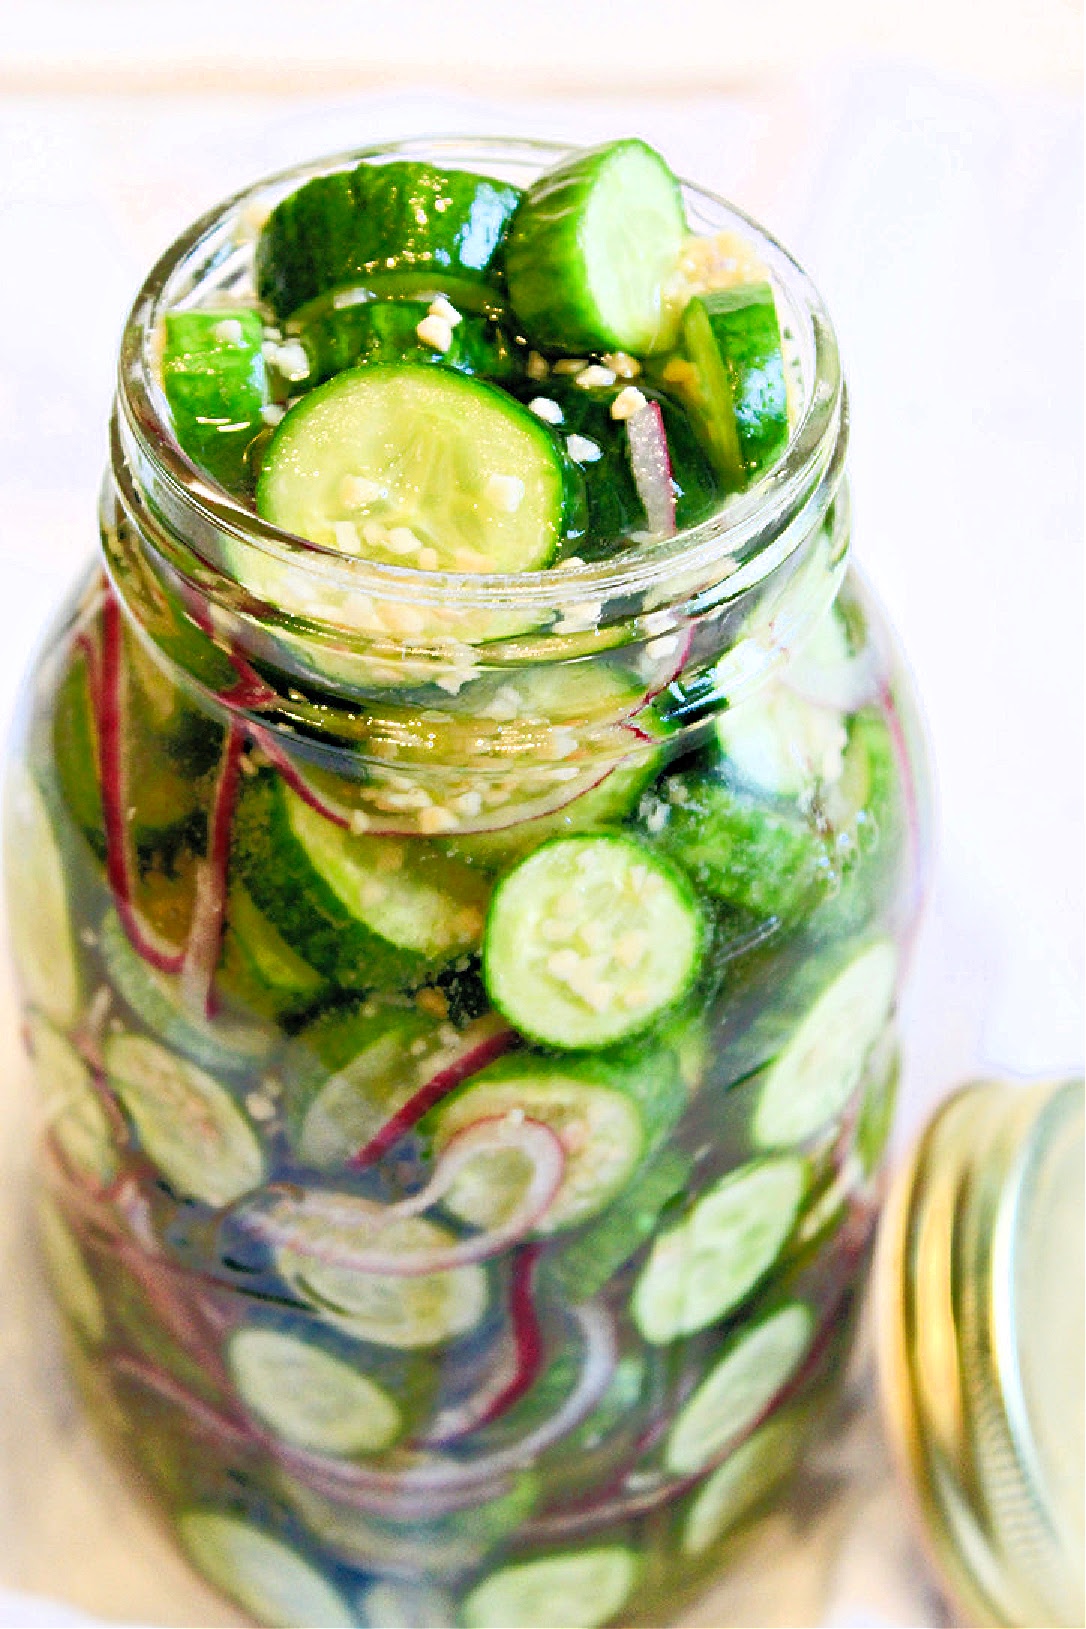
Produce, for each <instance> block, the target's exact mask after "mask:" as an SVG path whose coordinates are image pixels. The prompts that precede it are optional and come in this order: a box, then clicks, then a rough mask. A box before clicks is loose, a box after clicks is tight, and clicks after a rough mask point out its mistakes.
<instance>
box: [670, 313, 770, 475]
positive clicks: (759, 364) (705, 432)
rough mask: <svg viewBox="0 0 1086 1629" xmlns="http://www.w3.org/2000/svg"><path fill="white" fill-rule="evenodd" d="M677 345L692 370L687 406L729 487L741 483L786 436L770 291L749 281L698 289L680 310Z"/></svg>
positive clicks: (758, 469)
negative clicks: (679, 341)
mask: <svg viewBox="0 0 1086 1629" xmlns="http://www.w3.org/2000/svg"><path fill="white" fill-rule="evenodd" d="M682 345H683V350H684V351H685V353H686V356H687V358H688V360H689V361H690V362H691V363H692V365H693V367H694V368H695V370H696V373H697V384H696V386H693V387H691V388H690V389H688V391H687V392H686V396H685V399H686V403H687V406H688V407H689V408H690V410H691V412H692V413H693V414H694V416H695V420H696V422H697V424H698V428H699V429H700V431H701V433H702V437H703V439H704V441H705V445H706V447H707V448H708V450H709V452H710V454H711V456H712V458H713V462H714V464H715V465H716V469H717V472H718V474H719V475H720V477H721V479H722V480H723V481H724V482H725V483H726V484H727V486H728V487H729V488H731V489H736V488H739V487H742V486H746V485H747V484H748V483H749V482H750V481H752V480H756V479H757V478H758V476H760V475H762V474H763V473H764V472H765V470H766V469H768V467H769V465H770V464H771V463H773V462H774V460H775V459H776V458H777V457H778V456H779V455H780V453H781V452H782V451H783V449H784V447H785V445H786V443H787V441H788V401H787V393H786V391H785V380H784V356H783V352H782V349H781V334H780V325H779V323H778V321H777V308H776V305H775V303H774V299H773V290H772V289H771V288H770V287H769V285H768V283H753V284H742V285H740V286H739V287H736V288H730V289H718V290H715V291H714V292H712V293H709V294H702V295H695V296H694V298H693V299H692V300H690V302H689V304H688V305H687V307H686V309H685V311H684V312H683V320H682Z"/></svg>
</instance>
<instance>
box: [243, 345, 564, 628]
mask: <svg viewBox="0 0 1086 1629" xmlns="http://www.w3.org/2000/svg"><path fill="white" fill-rule="evenodd" d="M565 492H566V478H565V469H564V462H563V458H562V455H561V452H560V450H559V448H558V447H557V446H556V444H555V442H554V440H553V438H552V437H551V435H550V433H549V431H548V430H547V429H546V427H545V426H544V425H543V424H541V423H540V421H539V420H538V419H537V418H536V417H535V415H534V414H532V413H529V412H528V410H527V409H526V408H523V407H521V406H520V404H519V403H517V402H515V401H513V400H512V398H511V397H509V396H507V395H506V394H505V393H504V391H501V390H498V389H497V388H496V387H494V386H491V385H487V384H484V383H483V382H482V381H481V380H478V379H468V378H465V377H464V376H463V375H462V374H459V373H453V372H451V371H449V370H448V369H444V368H428V367H422V366H417V365H416V366H411V365H404V366H393V365H391V364H385V363H381V364H374V365H373V366H371V367H361V368H348V369H347V371H346V372H344V373H340V374H337V375H336V377H335V378H334V379H330V380H329V381H328V382H327V384H324V385H319V386H318V387H317V389H316V390H313V391H310V393H309V394H308V395H307V396H304V397H303V398H302V400H301V401H300V402H298V403H297V404H296V406H294V407H293V408H292V409H291V410H290V412H289V413H288V414H287V416H286V418H285V419H284V420H283V422H282V423H281V424H280V426H279V428H278V429H277V430H276V432H275V435H274V437H273V438H272V441H271V444H270V446H269V447H268V450H267V452H266V453H265V456H264V461H263V465H262V467H261V472H260V481H259V483H258V486H257V493H256V502H257V508H258V510H259V511H260V513H261V514H262V515H263V516H264V518H265V519H266V520H270V521H274V523H275V525H276V526H280V527H282V528H283V529H284V530H285V531H288V532H294V533H295V534H296V535H298V536H299V537H306V538H310V539H312V541H313V542H314V543H319V544H321V545H323V546H324V547H325V548H330V549H337V550H339V551H340V552H346V553H348V554H352V555H363V556H365V557H366V558H368V559H376V560H384V561H386V562H387V563H389V564H392V565H401V566H403V565H413V566H424V565H425V564H426V563H427V562H429V569H431V570H441V571H480V570H486V571H498V572H504V571H535V570H539V569H540V567H542V566H545V565H546V564H547V563H548V562H549V561H550V559H551V558H552V556H553V555H554V552H555V550H556V548H557V546H558V540H559V538H560V537H561V535H562V526H563V514H564V507H565ZM345 540H346V542H345ZM431 557H432V558H431ZM238 565H239V572H240V571H243V572H244V582H245V585H246V586H247V587H248V588H250V589H252V590H253V591H254V592H256V593H258V594H262V595H264V596H265V597H266V598H270V599H272V600H274V599H275V598H276V592H275V591H276V587H277V585H278V586H282V584H281V577H282V573H281V571H280V570H279V568H277V567H276V566H275V564H274V562H272V561H271V560H270V557H269V560H268V562H267V563H266V564H262V565H254V564H253V563H252V562H249V561H247V560H246V561H244V562H243V561H241V557H240V555H239V556H238ZM288 609H289V607H288Z"/></svg>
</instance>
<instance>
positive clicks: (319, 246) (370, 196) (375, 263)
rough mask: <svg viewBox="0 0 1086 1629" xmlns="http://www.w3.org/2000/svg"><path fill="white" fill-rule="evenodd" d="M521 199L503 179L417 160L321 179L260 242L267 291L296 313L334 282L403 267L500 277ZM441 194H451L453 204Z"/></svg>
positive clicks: (260, 274)
mask: <svg viewBox="0 0 1086 1629" xmlns="http://www.w3.org/2000/svg"><path fill="white" fill-rule="evenodd" d="M520 198H521V193H520V191H519V189H518V188H517V187H512V186H508V185H506V184H505V183H503V182H500V181H493V180H490V179H488V178H487V177H485V176H478V175H472V174H469V173H468V172H467V171H464V170H437V169H435V168H433V166H432V165H429V164H421V163H417V162H414V161H411V160H400V161H397V162H394V163H390V164H371V163H362V164H359V165H358V166H357V168H356V169H354V170H341V171H338V172H337V173H336V174H334V175H326V176H318V177H317V178H316V179H315V180H313V181H308V182H306V184H305V186H303V187H300V188H299V189H298V191H297V192H293V193H291V194H290V195H289V197H287V198H284V199H283V200H282V202H281V203H279V204H277V205H276V207H275V209H274V210H273V211H272V213H271V215H270V216H269V218H268V220H267V222H266V224H265V226H264V230H263V232H262V233H261V236H260V241H259V243H258V245H257V252H256V278H257V290H258V293H259V295H260V298H261V299H262V300H266V301H267V303H268V304H269V305H270V306H271V307H272V309H273V311H274V312H275V313H276V315H277V316H279V317H287V316H289V315H290V314H291V312H293V311H296V310H297V309H298V307H299V306H301V305H304V304H305V303H306V302H307V301H308V300H312V299H314V298H315V297H316V295H318V294H321V293H323V291H324V290H325V289H327V288H333V287H335V286H337V285H340V284H350V283H360V282H364V281H365V279H366V276H367V274H368V273H371V272H374V271H377V270H380V271H386V270H393V269H395V267H396V266H399V267H402V268H403V269H405V270H412V271H414V270H429V269H430V268H433V269H434V271H435V272H440V271H441V270H443V269H444V270H448V271H450V272H452V273H454V274H455V275H457V276H459V277H465V278H469V279H472V280H476V281H479V282H488V281H492V280H494V278H495V275H496V272H497V264H496V263H497V257H498V251H499V249H500V247H501V244H502V240H503V237H504V235H505V229H506V226H507V224H508V222H509V220H510V219H511V217H512V215H513V212H514V210H515V209H516V207H517V205H518V204H519V202H520ZM439 200H448V203H447V204H446V206H445V207H444V208H443V209H438V208H437V207H436V206H437V204H438V201H439ZM420 216H421V217H422V219H421V221H420V219H419V217H420ZM390 260H392V261H393V262H394V263H395V265H394V266H390V265H389V261H390Z"/></svg>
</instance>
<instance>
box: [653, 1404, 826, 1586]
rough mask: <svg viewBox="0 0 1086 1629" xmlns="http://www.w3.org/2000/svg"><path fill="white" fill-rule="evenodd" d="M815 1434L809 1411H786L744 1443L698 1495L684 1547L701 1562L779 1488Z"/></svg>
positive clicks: (684, 1532) (685, 1529)
mask: <svg viewBox="0 0 1086 1629" xmlns="http://www.w3.org/2000/svg"><path fill="white" fill-rule="evenodd" d="M809 1432H810V1420H809V1418H808V1416H807V1414H806V1411H803V1410H800V1411H797V1410H795V1409H784V1410H782V1412H781V1413H780V1414H778V1415H775V1416H774V1417H773V1419H771V1420H767V1421H766V1423H765V1425H763V1426H762V1427H761V1428H760V1429H759V1430H757V1431H755V1432H754V1434H753V1436H750V1437H748V1438H747V1440H746V1442H741V1443H740V1444H739V1447H738V1448H737V1449H736V1450H735V1452H734V1454H730V1455H729V1456H728V1458H727V1459H726V1460H725V1461H724V1463H723V1465H718V1466H717V1468H716V1470H715V1471H713V1473H712V1475H710V1476H708V1477H707V1478H706V1479H705V1481H704V1482H703V1483H702V1485H701V1487H700V1488H699V1489H698V1491H697V1493H696V1494H695V1496H694V1498H693V1500H692V1501H691V1504H690V1508H689V1510H688V1511H687V1513H686V1520H685V1521H684V1523H683V1530H682V1547H683V1551H684V1553H685V1554H686V1555H688V1556H701V1555H704V1553H705V1551H706V1550H708V1549H710V1548H711V1547H712V1545H714V1544H715V1543H716V1541H717V1540H718V1539H720V1538H723V1536H724V1534H725V1533H728V1532H730V1531H731V1530H732V1529H733V1528H734V1527H737V1526H738V1524H739V1523H740V1522H741V1521H742V1520H743V1519H744V1517H746V1516H748V1515H749V1514H750V1513H751V1511H753V1510H755V1509H757V1507H758V1506H759V1505H760V1504H762V1503H763V1501H764V1500H765V1499H767V1498H768V1497H769V1495H770V1494H771V1493H772V1492H773V1491H774V1489H775V1488H777V1487H779V1486H780V1484H781V1483H782V1482H783V1481H784V1479H785V1477H786V1476H787V1475H788V1473H789V1472H790V1471H791V1470H792V1468H793V1466H794V1465H795V1463H796V1460H797V1459H798V1458H799V1455H800V1452H801V1450H802V1448H803V1445H804V1442H805V1440H806V1438H807V1436H808V1435H809Z"/></svg>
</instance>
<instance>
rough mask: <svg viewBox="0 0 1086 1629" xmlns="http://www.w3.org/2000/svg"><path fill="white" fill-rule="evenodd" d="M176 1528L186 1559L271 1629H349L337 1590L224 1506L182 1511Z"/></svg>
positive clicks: (347, 1612) (349, 1617)
mask: <svg viewBox="0 0 1086 1629" xmlns="http://www.w3.org/2000/svg"><path fill="white" fill-rule="evenodd" d="M177 1532H178V1537H179V1538H180V1540H181V1546H182V1548H183V1549H184V1550H185V1551H186V1552H187V1554H188V1557H189V1560H190V1561H191V1562H192V1563H193V1565H194V1566H195V1567H196V1569H197V1571H198V1572H202V1573H203V1574H204V1576H205V1577H206V1578H209V1579H210V1580H211V1582H212V1583H213V1584H214V1585H215V1587H216V1588H217V1589H221V1590H222V1592H223V1594H224V1595H229V1596H230V1598H231V1599H232V1600H235V1601H237V1602H238V1603H239V1605H241V1606H242V1607H244V1609H245V1611H246V1612H248V1613H250V1614H251V1615H252V1617H253V1618H255V1619H256V1621H257V1622H258V1623H262V1624H266V1625H269V1626H272V1629H353V1626H354V1625H355V1624H356V1623H357V1621H358V1620H357V1619H356V1617H355V1615H354V1613H353V1612H352V1611H351V1609H350V1607H349V1606H348V1605H347V1602H346V1601H345V1600H344V1598H343V1596H342V1595H341V1594H340V1593H339V1591H338V1590H337V1589H335V1588H333V1586H332V1585H331V1584H330V1583H329V1582H328V1580H327V1579H326V1578H325V1577H324V1575H323V1574H322V1573H320V1572H318V1571H317V1569H316V1567H314V1566H313V1565H312V1564H311V1563H310V1562H309V1561H306V1560H305V1559H304V1558H303V1557H302V1556H300V1555H299V1554H298V1552H297V1550H295V1549H294V1548H293V1546H291V1545H288V1544H285V1543H284V1542H283V1541H282V1539H278V1538H273V1537H272V1535H271V1534H270V1533H266V1532H264V1530H263V1529H262V1528H260V1527H257V1526H255V1525H254V1524H253V1523H252V1522H251V1521H246V1520H245V1519H244V1518H243V1517H241V1516H237V1515H235V1514H234V1513H233V1512H232V1511H227V1510H207V1509H197V1510H185V1511H182V1512H181V1514H180V1515H179V1516H178V1518H177Z"/></svg>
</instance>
